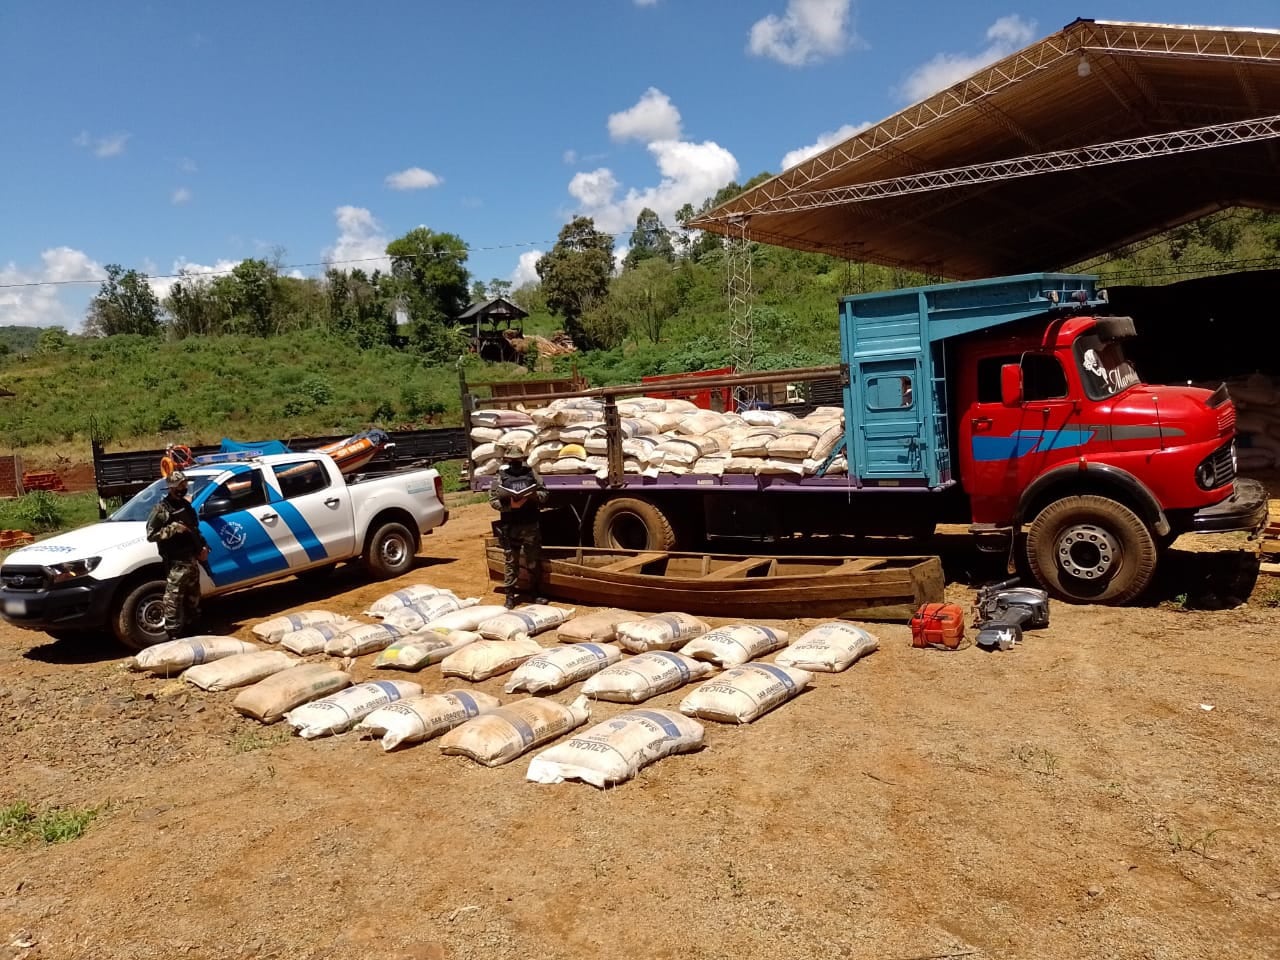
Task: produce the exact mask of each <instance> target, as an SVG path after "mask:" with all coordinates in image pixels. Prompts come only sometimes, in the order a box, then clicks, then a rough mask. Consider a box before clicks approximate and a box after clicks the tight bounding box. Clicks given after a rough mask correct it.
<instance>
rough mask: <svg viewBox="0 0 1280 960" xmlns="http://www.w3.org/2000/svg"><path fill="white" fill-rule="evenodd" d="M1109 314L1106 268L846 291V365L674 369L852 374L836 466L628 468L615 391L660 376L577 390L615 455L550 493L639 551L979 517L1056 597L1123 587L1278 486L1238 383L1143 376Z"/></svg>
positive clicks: (1248, 525)
mask: <svg viewBox="0 0 1280 960" xmlns="http://www.w3.org/2000/svg"><path fill="white" fill-rule="evenodd" d="M1107 310H1108V307H1107V303H1106V300H1105V295H1104V294H1103V293H1100V292H1099V291H1097V290H1096V278H1095V277H1091V276H1083V275H1074V274H1025V275H1021V276H1016V277H1000V278H995V279H989V280H979V281H969V282H963V283H947V284H936V285H932V286H925V287H916V288H910V289H903V290H892V291H888V292H885V293H873V294H862V295H858V296H852V297H845V298H843V299H842V300H841V301H840V346H841V363H840V365H839V366H836V367H829V368H810V369H806V370H798V371H776V372H772V373H769V374H757V375H755V376H754V377H751V376H749V375H740V376H737V377H725V378H715V377H704V378H701V379H697V380H694V379H692V378H691V380H690V381H689V382H687V383H685V384H681V383H680V382H679V381H666V382H664V383H663V385H662V387H663V389H664V390H669V391H672V392H675V391H678V390H680V389H682V388H684V389H696V390H708V389H713V388H716V387H720V386H740V385H741V384H743V383H749V382H752V381H753V380H754V381H758V382H764V383H771V384H777V383H782V382H797V381H823V380H828V381H829V379H830V378H832V377H833V376H834V377H838V378H839V380H840V383H841V385H842V399H843V408H844V439H843V441H842V443H841V445H840V448H839V449H838V451H837V452H838V453H842V454H843V455H844V456H845V458H846V460H847V463H848V470H847V473H846V474H844V475H841V476H829V475H824V468H823V467H821V466H818V467H816V468H815V467H814V465H812V464H811V465H810V466H809V467H808V468H806V470H805V473H804V475H800V476H796V475H765V474H761V475H751V474H730V473H724V474H723V475H721V476H714V475H695V474H691V473H685V474H683V475H674V474H667V473H661V472H659V473H658V474H657V475H656V476H637V475H634V474H630V473H626V472H624V470H623V460H622V452H621V444H622V437H621V433H620V430H619V428H618V422H619V420H618V414H617V407H616V399H617V398H618V397H623V396H628V395H637V394H641V393H644V392H645V388H644V387H643V386H641V385H632V386H626V387H609V388H601V389H597V390H587V391H578V392H576V393H573V394H565V395H563V396H566V397H568V396H578V397H582V396H595V397H599V398H600V399H601V400H602V402H603V406H602V413H603V421H604V427H603V428H602V429H603V430H604V431H605V432H606V434H607V436H608V438H609V440H608V450H609V458H608V461H609V466H608V470H607V471H606V472H605V475H604V476H602V477H600V478H597V477H596V476H594V475H588V476H583V475H579V476H547V477H545V481H546V483H547V486H548V488H549V489H550V491H551V492H552V499H551V501H550V502H551V505H552V506H560V507H564V508H568V510H569V511H570V512H571V513H572V515H573V517H575V518H576V519H577V521H578V526H577V529H578V530H579V531H581V533H580V538H581V539H588V537H587V535H586V531H588V530H590V538H589V539H591V540H592V541H594V543H595V544H596V545H597V546H631V547H637V548H643V549H674V548H676V547H678V546H695V545H697V544H699V543H701V541H702V540H703V539H720V538H749V539H769V538H777V537H786V536H791V535H796V534H850V533H865V534H913V535H920V534H924V533H927V532H930V531H932V529H933V527H934V524H936V523H940V522H946V523H955V522H967V523H969V524H970V529H971V530H972V531H973V532H974V533H975V534H976V535H977V536H978V537H979V542H980V544H983V545H985V546H987V547H994V548H995V549H1007V548H1016V549H1018V550H1021V551H1024V553H1025V560H1026V564H1027V566H1028V568H1029V569H1030V571H1031V573H1032V574H1033V575H1034V577H1035V578H1036V579H1037V580H1038V581H1039V582H1040V583H1041V585H1043V586H1044V587H1045V588H1046V589H1047V590H1049V591H1050V593H1052V594H1053V595H1054V596H1055V597H1058V598H1060V599H1064V600H1068V601H1075V602H1092V603H1107V604H1119V603H1125V602H1128V601H1130V600H1133V599H1134V598H1136V597H1138V596H1139V595H1140V594H1141V593H1143V591H1145V590H1146V588H1147V587H1148V586H1149V585H1150V584H1151V582H1152V580H1153V578H1154V577H1155V574H1156V569H1157V567H1158V565H1159V561H1160V556H1161V553H1162V552H1163V550H1164V548H1165V547H1167V546H1168V545H1169V544H1170V543H1171V542H1172V541H1173V540H1174V539H1175V538H1176V537H1177V536H1178V535H1179V534H1181V533H1185V532H1205V533H1208V532H1218V531H1229V530H1244V531H1251V532H1256V531H1257V530H1258V529H1259V528H1260V527H1261V526H1262V525H1263V524H1264V523H1265V521H1266V517H1267V497H1266V491H1265V490H1264V489H1263V487H1262V485H1261V484H1260V483H1258V482H1257V481H1253V480H1246V479H1241V478H1237V476H1236V457H1235V408H1234V406H1233V405H1232V403H1231V399H1230V397H1229V396H1228V394H1227V390H1226V387H1225V386H1223V387H1219V388H1218V389H1217V390H1214V391H1210V390H1202V389H1196V388H1192V387H1180V386H1152V385H1148V384H1144V383H1142V382H1141V380H1140V379H1139V378H1138V374H1137V372H1136V371H1135V370H1134V368H1133V366H1132V365H1131V364H1130V363H1129V362H1128V360H1127V359H1126V358H1125V352H1124V341H1125V340H1126V339H1128V338H1130V337H1133V336H1134V335H1135V330H1134V324H1133V321H1132V320H1131V319H1129V318H1126V317H1113V316H1108V315H1107ZM508 399H516V398H508ZM547 399H549V398H547V397H546V396H542V397H539V398H538V402H540V403H545V402H546V400H547ZM473 408H474V398H471V397H470V396H464V410H468V409H473ZM828 460H830V458H828ZM475 482H476V485H477V489H479V488H480V487H482V486H483V484H484V481H483V479H482V478H477V480H476V481H475Z"/></svg>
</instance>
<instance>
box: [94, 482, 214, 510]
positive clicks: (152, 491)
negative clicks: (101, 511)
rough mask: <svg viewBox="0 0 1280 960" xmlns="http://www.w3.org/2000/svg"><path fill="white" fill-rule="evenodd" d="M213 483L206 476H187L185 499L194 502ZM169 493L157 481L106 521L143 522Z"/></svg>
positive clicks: (167, 486)
mask: <svg viewBox="0 0 1280 960" xmlns="http://www.w3.org/2000/svg"><path fill="white" fill-rule="evenodd" d="M212 482H213V477H211V476H208V475H201V476H194V477H192V476H188V477H187V483H188V490H187V499H188V500H194V499H195V498H196V496H197V495H198V494H199V493H200V491H201V490H203V489H204V488H205V487H207V486H208V485H209V484H210V483H212ZM168 492H169V485H168V484H167V483H166V482H165V481H163V480H157V481H156V482H155V483H153V484H152V485H151V486H149V487H147V489H145V490H143V491H142V492H141V493H139V494H137V495H136V496H134V497H133V498H132V499H131V500H129V501H128V502H127V503H125V505H124V506H123V507H121V508H120V509H119V510H117V511H116V512H115V513H113V514H112V515H111V516H109V517H107V519H108V520H117V521H118V520H143V521H145V520H146V519H147V518H148V517H150V516H151V508H152V507H154V506H155V505H156V504H157V503H159V502H160V501H161V500H163V499H164V496H165V494H166V493H168Z"/></svg>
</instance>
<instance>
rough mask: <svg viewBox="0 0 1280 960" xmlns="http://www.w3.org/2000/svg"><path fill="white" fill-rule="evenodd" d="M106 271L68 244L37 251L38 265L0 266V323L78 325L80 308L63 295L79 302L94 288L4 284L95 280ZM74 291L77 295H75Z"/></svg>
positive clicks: (85, 286) (44, 325)
mask: <svg viewBox="0 0 1280 960" xmlns="http://www.w3.org/2000/svg"><path fill="white" fill-rule="evenodd" d="M106 275H107V274H106V271H104V270H103V269H102V266H101V265H100V264H99V263H98V262H97V261H95V260H93V259H92V258H91V257H90V256H89V255H88V254H87V253H85V252H84V251H82V250H75V249H72V248H71V247H53V248H52V249H49V250H46V251H44V253H42V254H40V265H39V266H37V267H32V268H27V269H24V268H22V267H19V266H18V265H17V264H16V263H12V262H11V263H8V264H5V265H0V326H7V325H10V324H12V325H15V326H19V327H51V326H64V327H71V328H74V327H77V326H79V323H80V320H81V316H80V313H81V312H82V310H83V308H81V307H72V306H70V305H69V304H68V303H67V302H66V300H64V297H66V298H68V299H70V298H75V299H78V300H80V301H83V300H85V299H86V297H85V294H86V293H90V292H91V291H92V290H93V287H92V284H88V283H87V284H85V285H84V286H80V285H76V286H68V287H57V286H33V287H12V286H10V287H7V288H6V287H5V286H4V285H5V284H17V283H48V282H58V281H67V280H86V281H98V280H102V279H104V278H105V277H106ZM77 291H78V292H79V296H78V297H77Z"/></svg>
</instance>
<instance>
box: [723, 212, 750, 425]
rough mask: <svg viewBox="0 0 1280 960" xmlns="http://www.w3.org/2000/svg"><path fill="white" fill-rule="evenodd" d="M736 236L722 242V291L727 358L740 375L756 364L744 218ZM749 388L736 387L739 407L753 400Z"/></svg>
mask: <svg viewBox="0 0 1280 960" xmlns="http://www.w3.org/2000/svg"><path fill="white" fill-rule="evenodd" d="M733 226H734V228H735V229H736V230H737V232H738V233H737V236H734V235H732V234H731V235H729V236H726V237H725V239H724V266H725V273H726V286H725V291H726V295H727V297H728V300H729V357H730V359H731V360H732V362H733V366H734V368H735V369H736V370H737V371H738V372H739V373H745V372H747V371H749V370H750V369H751V366H752V363H753V362H754V360H755V325H754V320H753V318H752V316H751V306H752V301H753V300H754V291H753V290H752V287H751V241H750V240H748V239H747V221H746V219H745V218H743V219H742V220H739V221H737V222H736V223H735V224H733ZM753 393H754V391H752V390H751V388H750V387H739V388H738V389H737V391H736V396H737V400H738V403H739V404H743V403H748V402H750V401H751V400H752V399H753Z"/></svg>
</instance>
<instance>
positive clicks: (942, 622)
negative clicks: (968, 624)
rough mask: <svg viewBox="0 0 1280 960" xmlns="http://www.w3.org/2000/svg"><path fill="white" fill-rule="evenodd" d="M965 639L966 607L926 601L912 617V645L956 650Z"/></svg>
mask: <svg viewBox="0 0 1280 960" xmlns="http://www.w3.org/2000/svg"><path fill="white" fill-rule="evenodd" d="M963 639H964V608H962V607H961V606H960V605H959V604H955V603H926V604H923V605H922V606H921V607H920V609H919V610H917V611H916V612H915V614H914V615H913V616H912V617H911V646H913V647H932V648H933V649H935V650H955V649H956V648H958V647H959V646H960V642H961V641H962V640H963Z"/></svg>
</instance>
